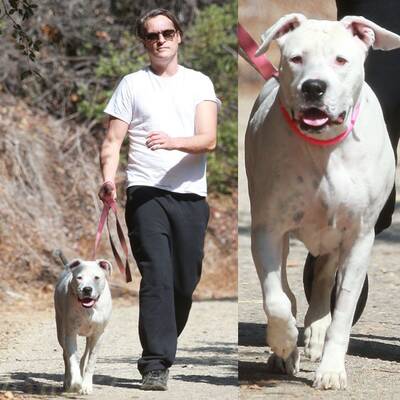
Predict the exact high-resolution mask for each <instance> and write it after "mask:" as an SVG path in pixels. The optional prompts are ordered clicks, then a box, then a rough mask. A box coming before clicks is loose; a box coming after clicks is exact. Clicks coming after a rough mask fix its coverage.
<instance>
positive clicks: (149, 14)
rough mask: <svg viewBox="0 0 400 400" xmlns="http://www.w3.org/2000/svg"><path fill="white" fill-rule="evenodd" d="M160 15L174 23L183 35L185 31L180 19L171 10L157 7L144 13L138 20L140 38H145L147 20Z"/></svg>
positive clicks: (137, 26)
mask: <svg viewBox="0 0 400 400" xmlns="http://www.w3.org/2000/svg"><path fill="white" fill-rule="evenodd" d="M158 15H164V17H167V18H168V19H169V20H171V22H172V23H173V24H174V28H175V30H176V31H177V32H179V34H180V36H181V37H182V36H183V31H182V28H181V25H180V23H179V21H178V19H177V18H176V17H175V15H174V14H172V12H171V11H168V10H166V9H165V8H155V9H154V10H150V11H147V12H146V13H144V14H143V15H142V16H141V17H140V18H139V19H138V20H137V21H136V36H138V37H139V38H140V39H145V35H146V33H147V31H146V27H145V25H146V22H147V21H148V20H149V19H150V18H154V17H157V16H158Z"/></svg>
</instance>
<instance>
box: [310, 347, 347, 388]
mask: <svg viewBox="0 0 400 400" xmlns="http://www.w3.org/2000/svg"><path fill="white" fill-rule="evenodd" d="M313 386H314V387H315V388H317V389H336V390H337V389H345V388H346V386H347V375H346V370H345V368H344V358H343V360H342V359H341V357H340V359H339V356H338V355H337V354H336V356H332V357H330V358H327V357H326V354H324V357H323V358H322V362H321V364H320V365H319V367H318V368H317V370H316V371H315V379H314V383H313Z"/></svg>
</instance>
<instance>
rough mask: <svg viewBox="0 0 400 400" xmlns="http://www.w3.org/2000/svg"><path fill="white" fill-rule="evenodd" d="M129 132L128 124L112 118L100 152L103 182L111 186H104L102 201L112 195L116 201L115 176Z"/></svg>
mask: <svg viewBox="0 0 400 400" xmlns="http://www.w3.org/2000/svg"><path fill="white" fill-rule="evenodd" d="M127 131H128V124H127V123H126V122H124V121H122V120H120V119H118V118H114V117H110V119H109V122H108V130H107V134H106V137H105V138H104V141H103V144H102V146H101V150H100V168H101V173H102V175H103V182H108V183H110V184H111V185H104V183H103V185H102V186H101V188H100V191H99V197H100V199H104V198H105V197H107V196H109V195H110V194H111V196H112V198H113V199H116V197H117V194H116V190H115V174H116V173H117V169H118V163H119V152H120V149H121V145H122V142H123V141H124V138H125V135H126V133H127Z"/></svg>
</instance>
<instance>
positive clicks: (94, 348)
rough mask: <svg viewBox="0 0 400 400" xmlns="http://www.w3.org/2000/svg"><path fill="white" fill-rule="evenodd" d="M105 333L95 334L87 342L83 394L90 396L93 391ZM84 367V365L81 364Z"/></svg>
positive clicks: (81, 391)
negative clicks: (98, 355)
mask: <svg viewBox="0 0 400 400" xmlns="http://www.w3.org/2000/svg"><path fill="white" fill-rule="evenodd" d="M102 335H103V333H102V332H100V333H98V334H94V335H93V336H91V337H88V338H87V340H86V349H85V354H86V353H88V359H87V363H85V364H86V367H85V369H84V373H83V375H82V376H83V381H82V389H81V390H80V393H81V394H90V393H92V391H93V374H94V368H95V365H96V360H97V353H98V351H99V347H100V343H101V339H102ZM81 365H82V363H81Z"/></svg>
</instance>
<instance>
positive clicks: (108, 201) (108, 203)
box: [93, 181, 132, 282]
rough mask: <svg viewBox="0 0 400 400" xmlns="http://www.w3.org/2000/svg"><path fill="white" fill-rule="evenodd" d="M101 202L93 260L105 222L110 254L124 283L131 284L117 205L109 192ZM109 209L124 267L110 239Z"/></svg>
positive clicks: (125, 245)
mask: <svg viewBox="0 0 400 400" xmlns="http://www.w3.org/2000/svg"><path fill="white" fill-rule="evenodd" d="M106 183H112V182H109V181H107V182H104V183H103V185H105V184H106ZM112 184H113V183H112ZM113 185H114V184H113ZM101 201H102V202H103V210H102V212H101V216H100V220H99V224H98V227H97V232H96V239H95V243H94V249H93V259H95V258H96V252H97V248H98V246H99V243H100V239H101V234H102V232H103V229H104V224H105V222H106V221H107V230H108V238H109V240H110V244H111V250H112V252H113V254H114V258H115V261H116V262H117V265H118V268H119V270H120V272H121V274H122V275H124V276H125V278H126V282H131V281H132V274H131V270H130V267H129V262H128V254H129V253H128V246H127V244H126V240H125V236H124V233H123V230H122V227H121V224H120V222H119V219H118V212H117V203H116V201H115V200H114V199H113V198H112V197H111V192H109V193H106V195H105V196H104V197H103V198H102V199H101ZM110 209H111V210H112V211H113V212H114V215H115V221H116V226H117V233H118V238H119V241H120V244H121V247H122V250H123V252H124V254H125V265H124V264H123V262H122V259H121V257H120V255H119V253H118V251H117V248H116V246H115V244H114V241H113V239H112V237H111V230H110V225H109V221H108V216H109V213H110Z"/></svg>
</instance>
